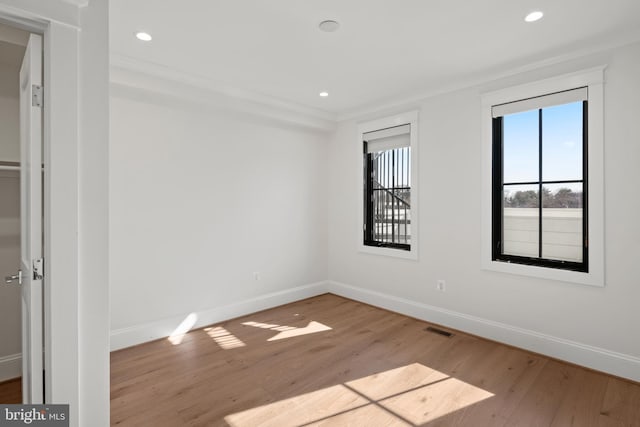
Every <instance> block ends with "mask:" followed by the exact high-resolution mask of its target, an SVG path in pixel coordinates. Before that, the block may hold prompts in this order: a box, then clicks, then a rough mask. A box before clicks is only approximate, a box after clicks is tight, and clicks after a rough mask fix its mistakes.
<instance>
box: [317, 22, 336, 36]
mask: <svg viewBox="0 0 640 427" xmlns="http://www.w3.org/2000/svg"><path fill="white" fill-rule="evenodd" d="M318 27H319V28H320V29H321V30H322V31H324V32H325V33H333V32H334V31H336V30H337V29H338V28H340V24H339V23H338V22H337V21H333V20H331V19H329V20H327V21H322V22H321V23H320V24H319V25H318Z"/></svg>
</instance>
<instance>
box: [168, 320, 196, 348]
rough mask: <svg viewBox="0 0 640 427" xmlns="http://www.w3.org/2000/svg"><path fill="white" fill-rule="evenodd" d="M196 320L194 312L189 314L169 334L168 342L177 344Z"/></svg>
mask: <svg viewBox="0 0 640 427" xmlns="http://www.w3.org/2000/svg"><path fill="white" fill-rule="evenodd" d="M197 320H198V316H197V315H196V314H195V313H191V314H189V315H188V316H187V317H186V318H185V319H184V320H183V321H182V323H180V324H179V325H178V327H177V328H176V329H175V330H174V331H173V332H172V333H171V335H169V338H167V339H168V340H169V342H170V343H171V344H173V345H178V344H180V343H181V342H182V340H183V339H184V336H185V335H186V334H187V332H189V331H190V330H191V328H193V325H195V324H196V321H197Z"/></svg>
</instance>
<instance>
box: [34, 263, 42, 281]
mask: <svg viewBox="0 0 640 427" xmlns="http://www.w3.org/2000/svg"><path fill="white" fill-rule="evenodd" d="M43 277H44V260H43V259H42V258H40V259H36V260H33V279H34V280H42V278H43Z"/></svg>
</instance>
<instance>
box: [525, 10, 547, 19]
mask: <svg viewBox="0 0 640 427" xmlns="http://www.w3.org/2000/svg"><path fill="white" fill-rule="evenodd" d="M543 16H544V13H542V12H540V11H539V10H536V11H535V12H531V13H530V14H528V15H527V16H525V17H524V20H525V21H526V22H536V21H537V20H539V19H541V18H542V17H543Z"/></svg>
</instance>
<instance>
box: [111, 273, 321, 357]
mask: <svg viewBox="0 0 640 427" xmlns="http://www.w3.org/2000/svg"><path fill="white" fill-rule="evenodd" d="M326 292H327V282H318V283H312V284H309V285H304V286H298V287H295V288H291V289H286V290H283V291H279V292H273V293H270V294H266V295H261V296H259V297H256V298H251V299H248V300H244V301H239V302H236V303H233V304H229V305H225V306H222V307H215V308H212V309H208V310H203V311H199V312H196V313H193V314H195V315H196V321H195V324H194V325H193V326H192V327H191V328H192V329H195V328H201V327H203V326H207V325H211V324H213V323H217V322H221V321H224V320H229V319H233V318H234V317H239V316H244V315H247V314H251V313H255V312H256V311H260V310H266V309H268V308H273V307H277V306H279V305H283V304H288V303H291V302H294V301H299V300H302V299H305V298H310V297H314V296H317V295H321V294H324V293H326ZM190 314H192V313H185V314H184V315H180V316H174V317H171V318H168V319H162V320H158V321H155V322H150V323H145V324H142V325H136V326H132V327H128V328H122V329H116V330H113V331H111V351H114V350H120V349H122V348H126V347H131V346H133V345H137V344H142V343H145V342H148V341H153V340H157V339H159V338H165V337H168V336H169V335H171V333H172V332H173V331H174V330H175V329H176V327H177V326H178V325H180V324H181V323H182V321H184V320H185V318H186V317H187V316H189V315H190Z"/></svg>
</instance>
